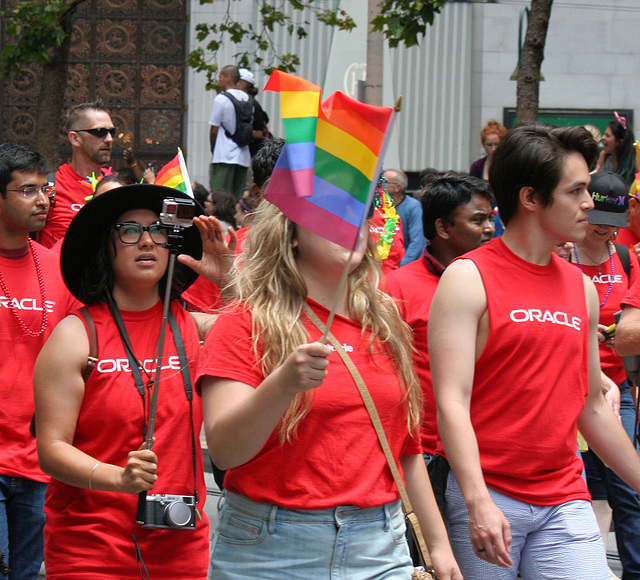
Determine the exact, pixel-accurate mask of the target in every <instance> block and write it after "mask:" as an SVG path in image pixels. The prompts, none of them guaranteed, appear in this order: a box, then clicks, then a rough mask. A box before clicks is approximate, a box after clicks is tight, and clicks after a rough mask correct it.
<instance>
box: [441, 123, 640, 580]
mask: <svg viewBox="0 0 640 580" xmlns="http://www.w3.org/2000/svg"><path fill="white" fill-rule="evenodd" d="M596 155H597V146H596V144H595V142H594V141H593V139H592V138H591V137H590V135H589V134H588V133H587V132H586V130H584V129H583V128H581V127H570V128H561V129H551V128H548V127H543V126H539V125H536V126H522V127H518V128H516V129H513V130H511V131H510V132H509V133H508V134H507V136H506V137H505V139H503V141H502V142H501V143H500V146H499V147H498V150H497V151H496V154H495V156H494V160H493V163H492V165H491V169H490V175H489V182H490V184H491V186H492V188H493V191H494V194H495V196H496V199H497V201H498V208H499V211H500V216H501V218H502V221H503V223H504V224H505V226H506V227H505V233H504V235H503V236H502V238H496V239H494V240H493V241H491V242H490V243H488V244H485V245H484V246H483V247H481V248H479V249H478V250H474V251H473V252H470V253H468V254H466V255H465V256H464V257H463V258H462V259H459V260H456V261H455V262H453V263H452V264H451V265H450V266H449V267H448V268H447V270H446V271H445V273H444V274H443V276H442V278H441V281H440V284H439V286H438V289H437V291H436V295H435V297H434V301H433V304H432V307H431V313H430V321H429V333H428V340H429V351H430V359H431V369H432V373H433V384H434V390H435V395H436V402H437V405H438V430H439V433H440V437H441V439H442V445H441V448H442V447H443V452H444V453H445V454H446V457H447V459H448V461H449V463H450V465H451V469H452V473H451V474H450V475H449V479H448V484H447V490H446V494H445V498H446V508H445V514H444V516H445V521H446V522H447V525H448V528H449V534H450V539H451V542H452V545H453V548H454V553H455V555H456V558H457V560H458V563H459V565H460V568H461V570H462V572H463V574H464V576H465V578H489V577H491V578H496V579H499V580H502V579H505V580H506V579H509V580H515V578H517V575H518V572H520V574H521V576H522V578H524V579H525V580H527V579H528V580H533V579H536V580H539V579H549V580H551V579H553V580H561V579H564V580H570V579H574V578H581V579H594V580H596V579H597V580H606V579H607V578H608V570H607V563H606V555H605V553H604V549H603V545H602V542H601V540H600V536H599V530H598V527H597V524H596V520H595V516H594V515H593V510H592V508H591V504H590V496H589V493H588V490H587V488H586V484H585V482H584V480H583V478H582V477H581V471H582V465H581V461H580V460H579V458H578V456H577V455H576V450H577V446H576V438H577V428H578V427H579V428H580V431H581V432H582V434H583V435H584V436H585V438H586V439H587V441H588V442H589V445H590V446H591V447H592V448H593V449H595V450H596V451H597V453H598V455H599V456H600V457H602V459H603V461H605V462H606V463H607V464H608V465H609V466H610V467H611V468H612V469H614V471H616V472H617V473H618V474H619V475H620V476H621V477H622V478H623V479H625V480H626V481H627V482H628V483H629V484H630V485H631V486H632V487H633V488H634V489H635V490H636V491H638V490H640V458H639V457H638V454H637V453H636V452H635V450H634V448H633V445H632V444H631V442H630V441H629V439H628V437H627V435H626V433H625V431H624V429H623V428H622V425H621V424H620V421H619V419H618V418H617V417H616V416H615V414H614V413H613V412H612V410H611V409H610V408H609V407H608V405H607V404H606V402H605V400H604V397H603V396H602V385H601V381H600V366H599V357H598V341H597V322H598V304H599V302H598V295H597V292H596V290H595V287H594V286H593V283H592V282H591V281H590V280H588V279H587V278H586V277H584V276H583V275H582V274H581V273H580V272H579V271H577V268H575V267H572V266H571V265H570V264H568V263H567V262H566V261H564V260H562V259H561V258H559V257H558V256H556V255H555V254H553V250H554V248H555V247H556V246H557V245H558V244H560V243H563V242H566V241H567V240H569V241H573V242H579V241H581V240H582V239H583V238H584V235H585V233H586V227H587V224H588V211H589V210H590V209H591V208H592V207H593V200H592V198H591V195H590V194H589V191H588V189H587V186H588V185H589V181H590V175H589V167H590V165H591V162H592V161H593V160H594V159H595V157H596ZM572 268H573V269H572Z"/></svg>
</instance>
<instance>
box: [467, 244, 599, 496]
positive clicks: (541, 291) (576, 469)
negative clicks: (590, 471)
mask: <svg viewBox="0 0 640 580" xmlns="http://www.w3.org/2000/svg"><path fill="white" fill-rule="evenodd" d="M464 258H465V259H469V260H472V261H473V262H474V263H475V264H476V266H477V267H478V270H479V271H480V275H481V276H482V282H483V284H484V288H485V291H486V294H487V306H488V312H489V334H488V338H487V343H486V346H485V348H484V350H483V352H482V354H481V355H480V357H479V358H478V360H477V361H476V365H475V375H474V382H473V392H472V396H471V422H472V424H473V428H474V431H475V433H476V436H477V440H478V446H479V449H480V463H481V465H482V472H483V474H484V478H485V481H486V483H487V485H488V486H489V487H491V488H493V489H495V490H497V491H499V492H501V493H504V494H506V495H508V496H511V497H514V498H515V499H518V500H520V501H523V502H527V503H531V504H535V505H559V504H561V503H565V502H567V501H571V500H576V499H584V500H590V499H591V498H590V495H589V492H588V490H587V486H586V483H585V481H584V479H583V477H582V469H583V465H582V461H581V460H580V459H579V457H578V456H577V454H576V448H577V445H576V441H577V431H578V429H577V419H578V415H579V414H580V412H581V411H582V409H583V408H584V400H585V397H586V395H587V393H588V327H589V316H588V312H587V306H586V299H585V293H584V281H583V275H582V273H581V272H580V271H579V270H578V269H577V268H575V267H574V266H572V265H571V264H568V263H567V262H566V261H565V260H563V259H562V258H560V257H558V256H557V255H555V254H552V256H551V263H550V264H549V265H547V266H540V265H536V264H532V263H530V262H527V261H525V260H523V259H521V258H520V257H518V256H516V255H515V254H514V253H513V252H511V250H509V249H508V248H507V246H506V245H505V243H504V242H503V240H502V238H495V239H493V240H492V241H491V242H489V243H488V244H485V245H484V246H483V247H481V248H479V249H477V250H474V251H472V252H469V253H468V254H465V256H464Z"/></svg>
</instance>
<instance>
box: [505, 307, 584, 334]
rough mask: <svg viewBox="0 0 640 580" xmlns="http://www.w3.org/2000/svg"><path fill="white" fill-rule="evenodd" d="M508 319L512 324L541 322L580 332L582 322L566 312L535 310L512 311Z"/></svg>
mask: <svg viewBox="0 0 640 580" xmlns="http://www.w3.org/2000/svg"><path fill="white" fill-rule="evenodd" d="M509 317H510V318H511V320H513V322H543V323H550V324H559V325H561V326H568V327H569V328H574V329H575V330H580V325H581V323H582V320H581V319H580V317H578V316H572V317H571V319H569V315H568V314H567V313H566V312H551V311H550V310H538V309H537V308H528V309H526V310H525V309H524V308H523V309H519V310H512V311H511V312H510V313H509Z"/></svg>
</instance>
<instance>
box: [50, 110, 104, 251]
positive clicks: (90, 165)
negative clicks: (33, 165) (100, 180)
mask: <svg viewBox="0 0 640 580" xmlns="http://www.w3.org/2000/svg"><path fill="white" fill-rule="evenodd" d="M65 130H66V132H67V135H68V137H69V142H70V143H71V163H65V164H64V165H61V166H60V167H59V168H58V171H57V172H56V177H55V184H56V208H55V211H54V212H50V216H49V218H48V219H47V225H46V226H45V228H44V229H43V230H42V231H41V232H40V233H39V235H38V241H39V242H40V243H41V244H43V245H44V246H47V247H49V248H50V247H52V246H53V245H54V244H55V243H56V242H58V241H60V240H61V239H62V238H63V237H64V234H65V232H66V231H67V228H68V227H69V224H70V223H71V220H72V219H73V218H74V216H75V215H76V213H77V212H78V211H79V210H80V208H81V207H82V206H83V205H84V204H85V202H86V197H87V196H89V195H91V194H92V193H93V190H92V187H91V183H90V181H89V179H88V178H89V177H91V176H96V177H100V176H101V175H102V168H103V167H105V166H107V165H108V164H109V162H110V161H111V150H112V148H113V141H114V138H115V135H116V130H115V127H114V126H113V121H112V120H111V117H110V116H109V113H108V112H107V110H106V109H105V108H104V105H103V103H102V101H100V100H97V101H93V102H89V103H81V104H79V105H76V106H74V107H72V108H71V109H69V111H68V112H67V119H66V123H65Z"/></svg>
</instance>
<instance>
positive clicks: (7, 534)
mask: <svg viewBox="0 0 640 580" xmlns="http://www.w3.org/2000/svg"><path fill="white" fill-rule="evenodd" d="M46 489H47V484H46V483H40V482H39V481H32V480H30V479H23V478H21V477H11V476H7V475H0V549H1V550H2V551H3V552H4V553H5V562H6V563H7V564H8V565H9V567H10V568H11V573H10V574H9V580H36V579H37V578H38V572H39V571H40V565H41V564H42V560H43V559H44V556H43V548H44V539H43V535H42V529H43V527H44V493H45V491H46Z"/></svg>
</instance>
